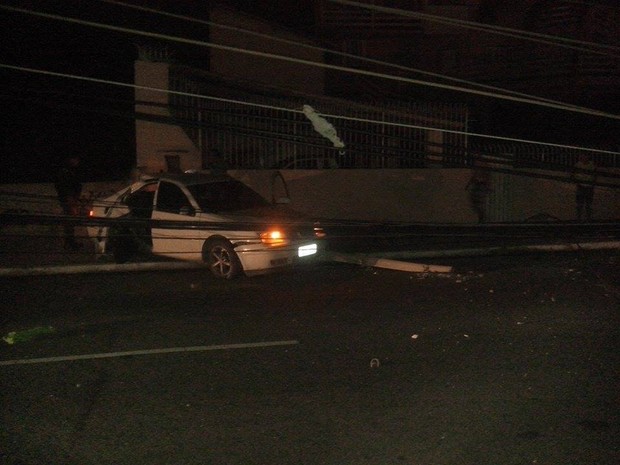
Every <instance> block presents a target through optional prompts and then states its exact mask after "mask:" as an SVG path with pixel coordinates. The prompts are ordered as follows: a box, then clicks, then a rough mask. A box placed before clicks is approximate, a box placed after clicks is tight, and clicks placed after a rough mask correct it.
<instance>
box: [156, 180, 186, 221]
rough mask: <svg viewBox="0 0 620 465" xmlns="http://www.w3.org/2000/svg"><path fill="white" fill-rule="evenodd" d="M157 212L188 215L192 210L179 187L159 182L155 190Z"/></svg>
mask: <svg viewBox="0 0 620 465" xmlns="http://www.w3.org/2000/svg"><path fill="white" fill-rule="evenodd" d="M157 210H159V211H161V212H168V213H176V214H177V215H178V214H188V213H189V212H191V211H193V208H192V207H191V203H190V202H189V199H188V198H187V196H186V195H185V193H184V192H183V191H182V190H181V188H180V187H179V186H177V185H175V184H172V183H169V182H165V181H161V182H160V183H159V189H158V190H157Z"/></svg>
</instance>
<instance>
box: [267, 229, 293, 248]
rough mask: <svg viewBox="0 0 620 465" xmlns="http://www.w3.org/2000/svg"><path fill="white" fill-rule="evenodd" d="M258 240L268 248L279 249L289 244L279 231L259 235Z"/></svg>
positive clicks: (274, 230)
mask: <svg viewBox="0 0 620 465" xmlns="http://www.w3.org/2000/svg"><path fill="white" fill-rule="evenodd" d="M260 240H261V241H262V242H263V244H265V245H268V246H269V247H279V246H283V245H287V244H289V243H290V241H289V239H288V237H286V234H285V233H284V232H283V231H282V230H280V229H270V230H269V231H265V232H262V233H261V234H260Z"/></svg>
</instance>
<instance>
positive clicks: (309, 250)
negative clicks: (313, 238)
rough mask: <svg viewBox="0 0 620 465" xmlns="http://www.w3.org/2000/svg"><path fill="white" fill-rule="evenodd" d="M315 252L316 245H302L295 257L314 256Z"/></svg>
mask: <svg viewBox="0 0 620 465" xmlns="http://www.w3.org/2000/svg"><path fill="white" fill-rule="evenodd" d="M316 251H317V246H316V244H308V245H302V246H301V247H299V248H298V249H297V256H299V257H307V256H308V255H314V254H315V253H316Z"/></svg>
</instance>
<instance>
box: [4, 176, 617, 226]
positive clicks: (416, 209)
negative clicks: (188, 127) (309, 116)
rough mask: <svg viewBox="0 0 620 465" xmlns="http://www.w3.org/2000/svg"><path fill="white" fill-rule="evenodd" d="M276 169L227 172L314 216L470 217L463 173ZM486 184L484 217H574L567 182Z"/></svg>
mask: <svg viewBox="0 0 620 465" xmlns="http://www.w3.org/2000/svg"><path fill="white" fill-rule="evenodd" d="M277 173H278V171H272V170H245V171H231V172H230V174H231V175H232V176H234V177H236V178H238V179H240V180H241V181H243V182H244V183H246V184H248V185H249V186H251V187H253V188H254V189H256V190H257V191H258V192H259V193H261V194H262V195H263V196H264V197H265V198H267V199H269V200H271V198H272V197H276V198H278V197H283V196H284V195H285V193H286V189H285V186H284V183H283V180H284V182H285V183H286V187H287V188H288V192H289V194H290V199H291V203H290V206H291V207H292V208H294V209H296V210H298V211H301V212H304V213H306V214H308V215H311V216H315V217H320V218H333V219H348V220H367V221H404V222H410V221H411V222H428V223H473V222H475V221H476V217H475V215H474V213H473V211H472V210H471V208H470V205H469V198H468V194H467V192H466V190H465V186H466V184H467V181H468V180H469V177H470V175H471V171H470V170H465V169H453V170H449V169H426V170H307V171H293V170H289V171H280V173H281V178H280V177H279V176H277ZM274 180H275V181H274ZM493 182H494V192H493V193H492V194H491V196H490V198H489V220H490V221H524V220H526V219H528V218H530V217H532V216H534V215H538V214H548V215H551V216H553V217H556V218H558V219H561V220H571V219H574V218H575V208H574V205H575V201H574V186H573V185H572V184H570V183H565V182H558V181H550V180H544V179H534V178H525V177H520V176H513V175H506V174H494V175H493ZM128 183H129V181H127V182H117V183H90V184H87V185H85V186H84V191H85V193H86V194H89V193H90V192H92V195H93V197H99V198H102V197H105V196H106V195H109V194H110V193H112V192H115V191H116V190H118V189H120V188H122V187H124V186H126V185H128ZM0 190H1V191H4V192H17V193H24V194H28V195H29V196H30V197H14V196H10V195H7V194H0V212H1V211H5V210H7V209H22V210H28V211H31V212H39V211H44V212H45V211H53V212H59V211H60V209H59V207H58V205H57V202H56V199H55V193H54V188H53V186H52V185H51V184H30V185H27V184H22V185H3V186H0ZM594 219H595V220H597V219H600V220H609V219H615V220H620V189H604V188H598V189H596V191H595V196H594Z"/></svg>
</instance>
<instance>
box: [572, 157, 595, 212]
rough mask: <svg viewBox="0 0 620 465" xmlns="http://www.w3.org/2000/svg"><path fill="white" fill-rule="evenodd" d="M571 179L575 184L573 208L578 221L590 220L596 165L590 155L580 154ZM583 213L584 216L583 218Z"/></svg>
mask: <svg viewBox="0 0 620 465" xmlns="http://www.w3.org/2000/svg"><path fill="white" fill-rule="evenodd" d="M571 179H572V180H573V182H575V207H576V211H577V219H578V220H579V221H581V220H585V221H590V220H591V219H592V201H593V200H594V184H595V182H596V165H595V164H594V161H592V157H590V155H588V154H585V153H582V154H581V155H579V159H578V160H577V163H575V165H574V166H573V172H572V174H571ZM584 213H585V216H584Z"/></svg>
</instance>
